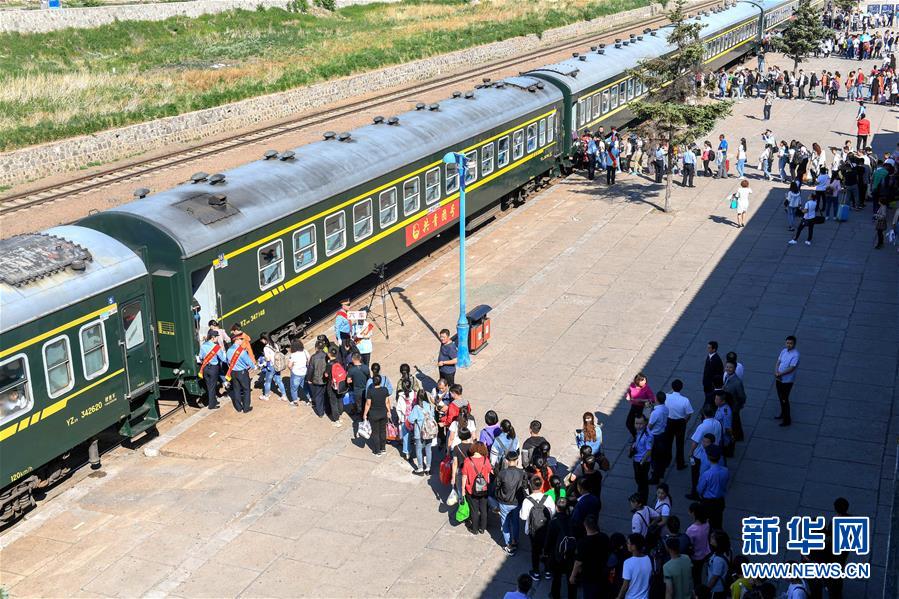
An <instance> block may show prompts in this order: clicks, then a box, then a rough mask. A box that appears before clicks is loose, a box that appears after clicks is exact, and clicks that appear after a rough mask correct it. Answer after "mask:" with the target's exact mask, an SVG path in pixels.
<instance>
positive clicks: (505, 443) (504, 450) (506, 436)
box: [490, 418, 518, 471]
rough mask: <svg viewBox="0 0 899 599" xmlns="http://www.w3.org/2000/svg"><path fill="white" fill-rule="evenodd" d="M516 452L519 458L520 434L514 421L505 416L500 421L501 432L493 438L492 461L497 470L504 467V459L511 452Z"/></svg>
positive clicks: (516, 456) (516, 457)
mask: <svg viewBox="0 0 899 599" xmlns="http://www.w3.org/2000/svg"><path fill="white" fill-rule="evenodd" d="M510 452H514V453H515V460H516V462H517V460H518V434H517V433H516V432H515V427H514V426H512V421H511V420H509V419H508V418H503V419H502V420H501V421H500V423H499V433H497V435H496V436H495V437H494V438H493V445H492V446H491V447H490V463H491V464H493V468H494V469H496V470H497V471H499V470H501V469H502V467H503V459H504V458H505V457H506V456H507V455H508V454H509V453H510Z"/></svg>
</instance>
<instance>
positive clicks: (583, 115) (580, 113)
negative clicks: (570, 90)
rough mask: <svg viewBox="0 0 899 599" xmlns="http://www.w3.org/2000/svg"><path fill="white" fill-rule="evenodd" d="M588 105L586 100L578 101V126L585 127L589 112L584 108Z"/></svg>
mask: <svg viewBox="0 0 899 599" xmlns="http://www.w3.org/2000/svg"><path fill="white" fill-rule="evenodd" d="M586 103H587V101H586V100H584V99H581V100H578V103H577V105H578V111H577V113H578V114H577V124H578V125H579V126H580V125H583V124H584V122H585V120H586V118H587V111H586V110H584V106H585V105H586Z"/></svg>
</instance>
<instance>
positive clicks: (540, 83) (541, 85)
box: [537, 81, 544, 89]
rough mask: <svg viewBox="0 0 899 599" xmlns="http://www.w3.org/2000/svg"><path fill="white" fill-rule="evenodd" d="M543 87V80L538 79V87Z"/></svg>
mask: <svg viewBox="0 0 899 599" xmlns="http://www.w3.org/2000/svg"><path fill="white" fill-rule="evenodd" d="M543 87H544V85H543V82H541V81H538V82H537V89H543Z"/></svg>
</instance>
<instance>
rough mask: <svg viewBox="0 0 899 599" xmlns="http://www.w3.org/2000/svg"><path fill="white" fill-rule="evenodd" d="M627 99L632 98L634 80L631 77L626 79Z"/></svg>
mask: <svg viewBox="0 0 899 599" xmlns="http://www.w3.org/2000/svg"><path fill="white" fill-rule="evenodd" d="M627 99H628V100H633V99H634V80H633V79H628V80H627Z"/></svg>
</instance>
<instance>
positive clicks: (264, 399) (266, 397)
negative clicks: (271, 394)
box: [259, 395, 268, 401]
mask: <svg viewBox="0 0 899 599" xmlns="http://www.w3.org/2000/svg"><path fill="white" fill-rule="evenodd" d="M259 399H261V400H262V401H268V395H262V396H260V397H259Z"/></svg>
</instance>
